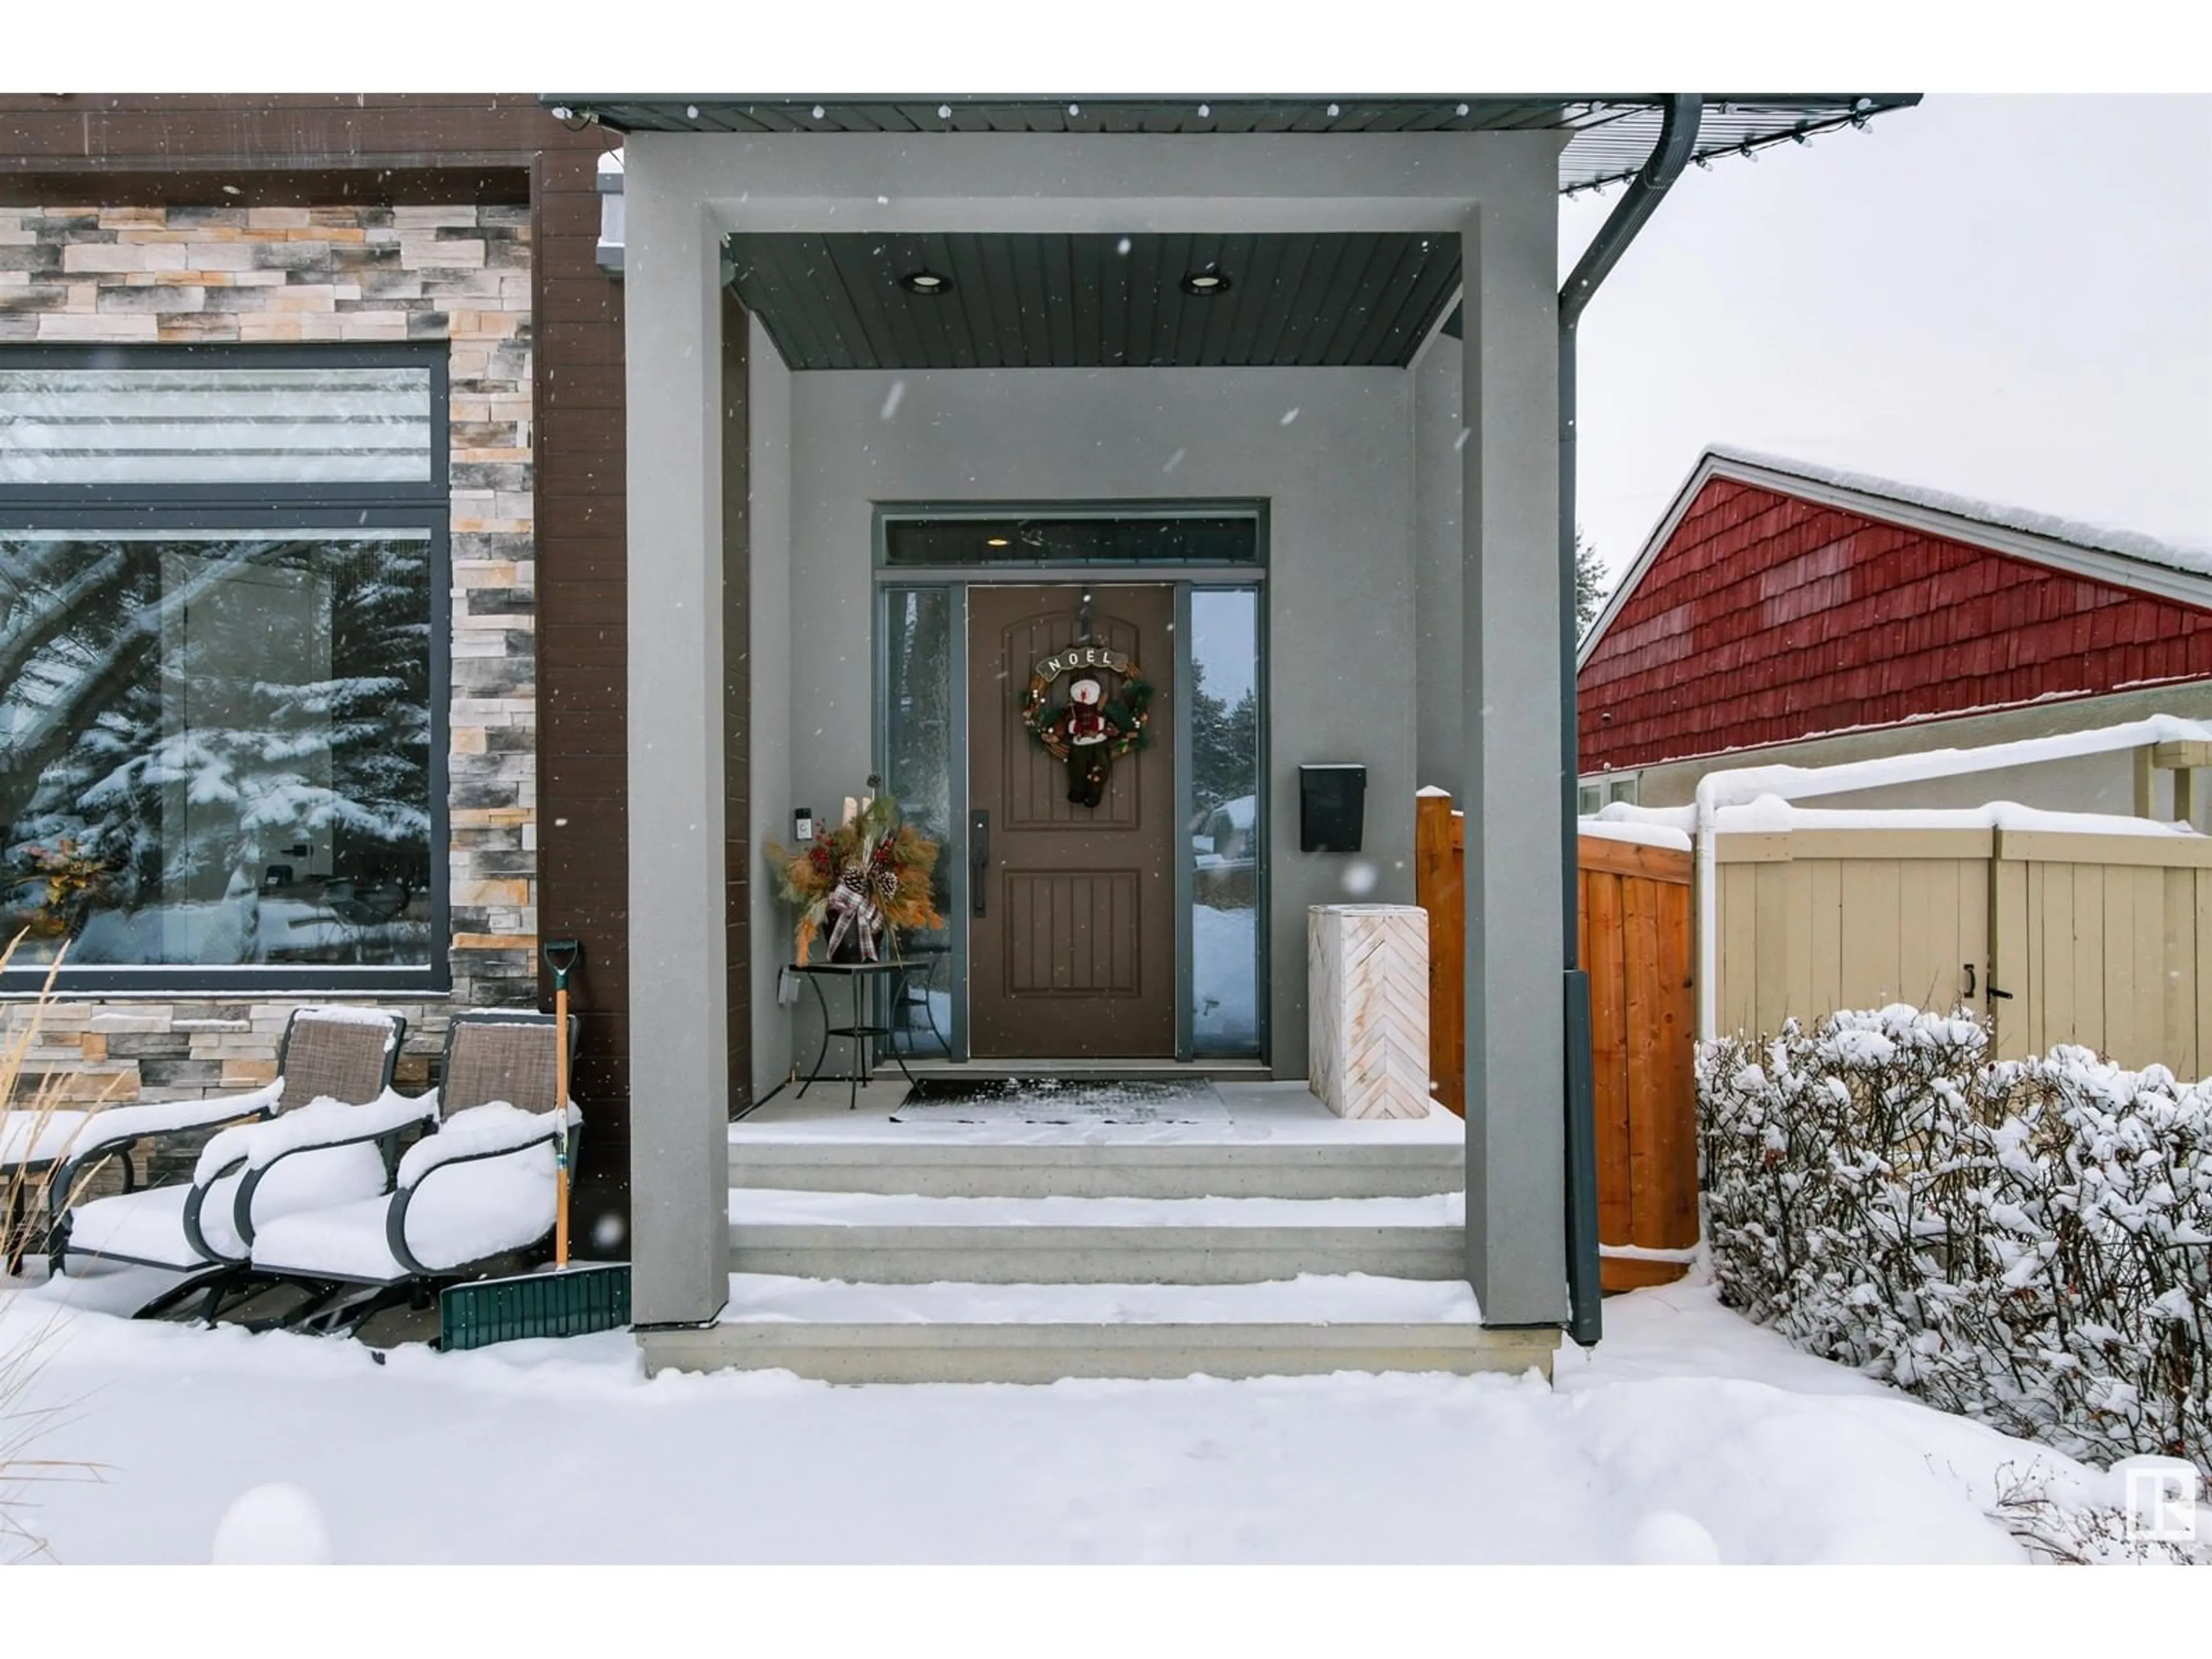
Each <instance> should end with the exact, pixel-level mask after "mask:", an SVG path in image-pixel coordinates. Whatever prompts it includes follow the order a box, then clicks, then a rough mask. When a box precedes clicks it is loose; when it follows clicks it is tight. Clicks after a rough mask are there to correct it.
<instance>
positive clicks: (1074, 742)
mask: <svg viewBox="0 0 2212 1659" xmlns="http://www.w3.org/2000/svg"><path fill="white" fill-rule="evenodd" d="M1105 700H1106V688H1105V687H1104V686H1103V685H1101V684H1099V683H1098V682H1097V680H1095V679H1093V678H1091V677H1090V676H1089V675H1088V674H1086V675H1085V676H1084V677H1083V678H1081V679H1079V680H1078V681H1076V682H1075V684H1073V685H1071V686H1069V687H1068V688H1067V718H1066V721H1065V723H1064V729H1065V730H1066V733H1067V741H1068V743H1069V744H1070V745H1071V746H1073V747H1074V748H1077V749H1087V748H1089V747H1090V746H1091V744H1095V743H1104V742H1106V741H1107V740H1108V739H1109V738H1115V737H1118V736H1120V735H1121V734H1120V732H1118V731H1117V730H1116V729H1115V726H1114V723H1113V722H1112V721H1110V720H1108V719H1107V718H1106V716H1105V715H1104V714H1101V713H1100V712H1099V708H1098V705H1099V704H1100V703H1102V702H1104V701H1105Z"/></svg>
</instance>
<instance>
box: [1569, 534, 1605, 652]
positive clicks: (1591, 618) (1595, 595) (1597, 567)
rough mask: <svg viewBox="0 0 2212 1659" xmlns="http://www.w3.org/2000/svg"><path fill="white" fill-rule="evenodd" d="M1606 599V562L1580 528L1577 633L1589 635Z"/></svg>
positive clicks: (1577, 540)
mask: <svg viewBox="0 0 2212 1659" xmlns="http://www.w3.org/2000/svg"><path fill="white" fill-rule="evenodd" d="M1605 598H1606V581H1605V561H1604V560H1602V559H1601V558H1599V557H1598V556H1597V549H1595V548H1594V547H1592V546H1591V545H1590V544H1589V543H1588V542H1586V541H1584V540H1583V532H1582V531H1581V529H1580V528H1579V527H1577V529H1576V531H1575V632H1576V633H1577V634H1587V633H1588V632H1589V625H1590V624H1591V623H1594V622H1595V621H1596V620H1597V613H1598V611H1600V610H1601V609H1602V608H1603V607H1604V605H1605Z"/></svg>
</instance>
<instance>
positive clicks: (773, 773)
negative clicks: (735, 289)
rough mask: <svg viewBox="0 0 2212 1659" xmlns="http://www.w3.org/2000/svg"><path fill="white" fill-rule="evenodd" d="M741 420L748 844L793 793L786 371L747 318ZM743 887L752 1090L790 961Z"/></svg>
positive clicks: (763, 903)
mask: <svg viewBox="0 0 2212 1659" xmlns="http://www.w3.org/2000/svg"><path fill="white" fill-rule="evenodd" d="M746 377H747V382H748V384H747V392H748V393H749V397H750V403H749V405H748V407H749V408H750V412H751V419H750V422H748V428H749V430H750V435H751V440H750V441H751V445H752V453H751V461H752V471H751V476H750V492H751V501H750V507H751V520H752V549H751V560H750V563H751V577H752V592H751V595H750V600H751V603H750V611H749V615H750V623H751V625H750V635H751V638H750V640H749V641H747V648H748V649H749V650H750V652H751V653H752V677H751V690H752V724H751V727H750V730H749V731H748V732H747V733H746V740H747V742H748V744H750V750H749V751H748V752H749V753H750V757H751V763H752V780H751V781H752V791H751V793H750V796H749V797H748V799H749V800H750V805H751V810H752V845H753V848H755V851H756V855H757V856H758V849H759V848H762V847H763V846H765V845H766V844H767V843H768V842H777V843H779V844H781V845H784V846H788V845H789V844H790V842H791V809H792V806H793V804H794V802H795V801H803V800H804V799H805V797H803V796H794V795H793V793H792V784H791V746H792V732H791V663H792V654H791V371H790V370H789V369H787V368H785V367H784V366H783V360H782V359H781V357H779V356H776V355H775V347H774V346H773V345H771V344H770V343H769V337H768V332H767V331H766V330H765V329H763V328H762V326H761V325H760V324H759V323H758V322H755V323H754V324H753V325H752V346H751V350H750V354H749V356H748V358H747V370H746ZM756 873H757V875H758V877H759V879H758V880H757V881H756V882H755V883H754V885H753V916H752V922H753V926H752V929H751V937H750V945H751V949H752V969H753V975H752V982H753V999H752V1003H753V1006H752V1032H753V1054H752V1066H753V1098H754V1099H755V1100H758V1099H759V1098H760V1097H762V1096H763V1095H764V1094H766V1093H767V1092H768V1091H769V1090H771V1089H773V1088H775V1085H777V1084H778V1083H780V1082H781V1081H782V1080H783V1079H785V1078H786V1077H787V1076H789V1075H790V1073H791V1019H790V1015H789V1011H788V1010H787V1009H786V1008H785V1007H783V1006H782V1005H781V1004H780V1003H778V1002H777V1001H776V997H775V991H776V980H777V976H778V974H779V972H780V970H781V968H782V966H783V964H784V963H786V962H787V961H789V960H790V959H791V941H790V937H789V932H788V930H787V928H785V927H781V926H778V925H776V924H775V908H774V907H775V902H776V899H775V881H774V879H773V878H771V877H770V876H769V874H768V872H767V870H766V867H765V865H764V864H763V866H762V868H761V869H760V870H759V871H757V872H756Z"/></svg>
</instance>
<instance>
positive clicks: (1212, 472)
mask: <svg viewBox="0 0 2212 1659" xmlns="http://www.w3.org/2000/svg"><path fill="white" fill-rule="evenodd" d="M787 379H788V382H789V386H790V391H791V409H792V432H793V440H792V452H791V453H792V458H793V459H792V479H793V492H792V501H791V564H790V576H791V595H790V629H789V634H788V640H789V649H790V653H791V656H790V660H791V681H790V686H791V689H790V699H791V702H790V707H791V708H792V710H793V711H794V713H793V718H792V720H791V731H792V744H791V752H790V757H789V765H790V775H789V780H788V784H787V787H786V791H785V793H783V794H782V795H781V796H780V797H778V798H776V799H767V797H769V795H770V794H771V793H773V789H772V787H770V786H769V783H768V781H767V780H766V779H765V778H763V775H762V773H761V771H760V769H759V768H760V765H761V762H760V760H759V759H758V758H757V760H756V773H755V776H756V787H757V792H758V793H759V794H760V795H761V796H762V797H763V799H762V805H761V810H762V811H763V812H764V813H765V814H766V817H765V818H764V820H763V822H765V823H769V824H770V825H773V824H775V823H779V822H781V823H786V824H787V822H788V820H787V819H785V818H782V817H781V814H784V813H786V812H787V811H788V810H789V807H790V805H791V804H792V802H793V800H797V801H799V802H805V803H807V804H811V805H815V806H816V807H817V809H823V810H834V808H835V806H836V803H837V801H839V800H840V799H842V798H843V797H844V796H845V795H848V794H853V793H859V789H860V781H861V780H862V779H863V778H865V777H866V774H867V769H868V763H869V748H870V740H871V738H870V728H871V720H872V709H871V698H872V691H871V684H870V680H871V669H872V660H871V622H872V611H871V608H870V605H869V599H870V594H871V577H872V533H873V516H872V507H873V504H874V503H876V502H882V501H1008V500H1022V501H1062V500H1064V501H1112V500H1116V499H1121V500H1130V501H1140V500H1141V501H1159V500H1162V499H1166V498H1173V497H1193V498H1196V497H1204V498H1214V499H1218V498H1230V497H1233V498H1246V499H1249V498H1259V499H1264V500H1266V501H1267V503H1268V506H1269V512H1270V532H1271V544H1270V548H1269V557H1268V573H1267V613H1268V630H1269V634H1268V645H1267V649H1268V653H1269V661H1270V664H1271V666H1272V673H1271V675H1270V683H1269V685H1268V689H1267V695H1268V706H1269V732H1270V757H1269V758H1270V767H1269V771H1270V776H1269V788H1270V791H1271V793H1270V796H1269V802H1270V807H1271V810H1272V811H1273V833H1272V836H1271V848H1270V855H1271V861H1272V870H1271V876H1272V880H1273V902H1272V904H1271V908H1270V915H1269V920H1270V927H1271V930H1272V933H1273V941H1274V945H1273V973H1272V979H1273V985H1272V987H1271V1000H1270V1018H1271V1025H1272V1045H1271V1046H1272V1048H1273V1058H1274V1063H1275V1070H1276V1073H1277V1075H1279V1076H1283V1077H1301V1076H1304V1071H1305V1054H1306V1030H1305V910H1306V907H1307V906H1309V905H1312V904H1320V903H1327V902H1336V901H1341V900H1344V899H1346V898H1353V897H1357V898H1363V899H1372V900H1376V901H1389V902H1411V900H1412V897H1413V865H1412V860H1413V790H1414V788H1415V787H1416V786H1417V783H1418V780H1417V779H1416V777H1415V775H1414V735H1413V729H1412V726H1411V725H1410V723H1409V722H1408V721H1407V720H1406V718H1405V713H1406V710H1407V707H1408V705H1409V704H1411V703H1412V702H1413V699H1414V696H1415V690H1416V688H1415V680H1414V653H1413V649H1412V641H1413V625H1414V624H1413V618H1414V613H1415V591H1414V590H1415V584H1414V578H1413V461H1412V453H1411V447H1410V436H1411V428H1412V422H1413V386H1412V382H1411V379H1410V377H1409V376H1408V375H1407V374H1405V373H1404V372H1402V371H1400V370H1395V369H1252V370H1242V371H1230V370H1222V369H1108V370H1097V371H1090V370H1055V369H1030V370H1016V371H1000V372H995V373H979V372H974V371H969V372H965V373H960V372H955V373H949V374H888V373H886V374H802V375H796V376H789V377H787ZM894 386H900V387H901V388H902V389H901V390H900V392H899V393H898V396H897V398H896V401H894V400H893V399H892V396H891V393H892V388H893V387H894ZM887 409H888V410H890V414H889V416H886V414H885V410H887ZM770 424H771V421H770V418H769V416H768V415H767V412H766V411H765V410H763V411H761V412H760V413H759V414H758V415H757V417H756V420H755V423H754V430H755V432H756V433H757V434H759V433H762V432H763V431H764V429H765V428H768V427H769V425H770ZM760 441H761V440H760V439H759V438H756V445H757V444H758V443H759V442H760ZM1447 441H1449V440H1447ZM758 453H759V452H758V450H757V449H756V454H758ZM1178 458H1179V459H1178ZM757 511H758V502H757V501H756V512H757ZM1163 574H1164V576H1166V575H1167V574H1168V573H1163ZM766 668H767V659H766V657H765V656H763V657H762V658H761V659H757V663H756V674H755V679H754V685H755V688H756V690H755V698H756V703H755V708H756V711H757V714H756V718H757V725H756V733H757V736H756V744H757V747H756V756H757V757H759V756H761V755H762V754H763V753H764V751H763V750H762V749H761V748H759V747H758V744H760V743H761V742H762V741H763V739H764V738H767V737H768V735H769V732H768V727H769V721H768V720H767V719H766V717H765V715H764V714H763V713H761V712H760V711H762V710H763V708H764V705H763V703H762V702H760V701H759V700H760V698H761V696H762V695H763V694H762V691H761V690H760V687H761V684H762V678H763V673H764V671H765V670H766ZM1302 761H1356V762H1359V763H1364V764H1365V765H1366V766H1367V767H1368V769H1369V772H1368V791H1367V831H1366V847H1367V851H1366V854H1364V860H1360V862H1363V863H1364V865H1365V866H1368V867H1369V869H1370V871H1371V873H1372V876H1373V884H1372V886H1371V887H1369V888H1367V889H1366V890H1364V891H1361V890H1358V877H1357V876H1356V875H1355V873H1354V864H1355V860H1352V859H1350V858H1347V857H1344V856H1333V855H1325V854H1302V853H1300V852H1299V851H1298V850H1297V767H1298V763H1300V762H1302ZM762 908H763V911H764V912H765V914H757V915H756V921H757V924H758V925H759V928H760V931H761V933H763V935H765V936H768V937H771V938H772V939H774V941H775V944H776V945H777V948H778V949H779V950H783V949H787V948H788V933H789V921H788V917H787V915H785V913H784V911H783V909H782V908H781V907H780V906H775V907H771V906H770V905H769V901H768V900H767V899H766V897H765V896H764V897H763V902H762ZM757 982H758V983H762V984H764V985H772V984H773V983H774V981H773V979H772V978H770V979H767V980H763V981H757ZM757 1000H758V999H757ZM802 1006H809V1005H806V1004H802ZM768 1018H771V1019H775V1020H777V1021H779V1022H781V1021H786V1020H787V1019H788V1018H789V1016H788V1014H787V1012H786V1011H781V1010H773V1011H769V1013H768ZM806 1042H810V1043H811V1032H810V1033H809V1034H808V1035H807V1036H806ZM802 1046H805V1045H804V1044H802Z"/></svg>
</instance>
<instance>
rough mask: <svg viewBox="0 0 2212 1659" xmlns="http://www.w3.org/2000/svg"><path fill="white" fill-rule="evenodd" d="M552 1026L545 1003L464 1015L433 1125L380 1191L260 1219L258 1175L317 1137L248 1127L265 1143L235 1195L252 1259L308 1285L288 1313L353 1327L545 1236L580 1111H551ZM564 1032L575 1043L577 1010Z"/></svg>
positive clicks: (310, 1321)
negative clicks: (562, 1147) (541, 1007)
mask: <svg viewBox="0 0 2212 1659" xmlns="http://www.w3.org/2000/svg"><path fill="white" fill-rule="evenodd" d="M555 1032H556V1023H555V1021H554V1019H553V1018H552V1017H551V1016H550V1015H546V1014H537V1013H510V1012H481V1013H467V1014H456V1015H455V1016H454V1017H453V1025H452V1027H451V1029H450V1030H448V1031H447V1037H446V1063H445V1069H444V1071H443V1073H441V1080H440V1086H439V1088H438V1090H437V1091H436V1093H435V1096H434V1097H426V1098H429V1099H432V1100H433V1101H434V1103H435V1110H436V1114H437V1118H438V1122H437V1127H436V1128H435V1130H434V1131H433V1132H432V1133H429V1134H427V1135H425V1136H424V1137H423V1138H422V1139H420V1140H418V1141H416V1143H415V1145H414V1146H410V1147H409V1148H408V1150H407V1152H406V1154H405V1155H404V1157H403V1158H400V1160H399V1164H398V1170H397V1172H396V1176H395V1179H394V1181H393V1183H392V1189H391V1190H390V1191H389V1192H386V1193H382V1194H379V1195H377V1196H375V1197H373V1198H362V1199H360V1200H356V1201H354V1202H350V1203H345V1204H340V1205H336V1206H329V1207H325V1208H319V1209H313V1210H300V1211H295V1212H290V1213H288V1214H286V1215H283V1216H282V1217H280V1218H275V1219H272V1220H269V1221H266V1222H264V1221H263V1220H262V1219H261V1212H260V1209H259V1207H258V1206H257V1205H255V1203H254V1201H253V1194H254V1190H255V1188H256V1186H257V1184H258V1182H263V1181H266V1180H268V1179H271V1178H273V1176H275V1174H276V1173H277V1172H279V1171H281V1170H282V1169H283V1160H285V1159H286V1158H290V1157H291V1156H293V1155H294V1154H295V1152H302V1151H306V1150H308V1148H307V1146H279V1145H278V1144H277V1143H276V1138H275V1137H274V1136H272V1135H271V1133H270V1131H271V1130H273V1129H274V1128H276V1127H277V1126H276V1125H257V1126H255V1127H253V1128H252V1129H251V1130H249V1131H247V1132H246V1133H247V1134H249V1135H250V1136H252V1137H253V1138H254V1139H257V1140H259V1141H265V1142H267V1143H269V1144H268V1146H267V1148H265V1149H264V1148H262V1147H258V1146H257V1147H256V1149H255V1150H254V1151H253V1152H252V1153H251V1154H250V1155H249V1163H250V1164H252V1169H251V1170H249V1173H248V1175H247V1176H246V1187H245V1188H243V1189H242V1190H241V1191H240V1194H239V1211H240V1219H241V1222H242V1223H244V1224H245V1226H246V1243H247V1246H248V1249H249V1251H250V1255H251V1260H252V1266H253V1271H254V1273H255V1274H256V1275H257V1276H258V1277H266V1278H269V1279H282V1280H284V1281H287V1282H289V1283H291V1284H294V1285H298V1286H299V1287H301V1289H302V1290H304V1291H306V1292H307V1302H306V1304H305V1305H304V1306H302V1307H301V1308H299V1309H298V1310H295V1312H294V1313H293V1315H292V1316H291V1317H290V1318H289V1319H288V1320H287V1323H288V1324H290V1325H292V1326H294V1327H295V1328H314V1329H325V1330H336V1329H344V1330H349V1331H350V1330H358V1329H359V1328H360V1327H361V1326H362V1323H364V1322H366V1321H367V1320H368V1318H370V1317H371V1316H373V1315H374V1314H375V1313H377V1312H379V1311H380V1310H383V1309H385V1308H387V1307H392V1306H396V1305H398V1304H399V1303H401V1302H403V1301H404V1302H408V1303H411V1304H416V1305H426V1304H427V1303H428V1298H429V1297H430V1296H431V1295H432V1294H433V1293H434V1292H435V1291H436V1290H438V1289H439V1288H440V1287H441V1286H443V1285H449V1284H454V1283H458V1282H459V1281H460V1280H463V1279H471V1278H474V1277H476V1276H477V1273H479V1272H480V1271H482V1270H483V1268H484V1267H487V1266H488V1265H489V1264H490V1263H491V1262H493V1261H495V1260H497V1259H498V1258H500V1257H501V1256H505V1255H512V1254H513V1253H516V1252H520V1251H526V1250H530V1249H533V1248H535V1247H536V1246H538V1245H540V1244H543V1243H544V1242H545V1240H546V1239H547V1237H549V1236H550V1234H551V1233H552V1231H553V1223H554V1208H555V1198H556V1189H555V1180H556V1163H555V1145H556V1141H557V1140H558V1139H560V1138H561V1137H562V1135H564V1134H567V1135H569V1136H572V1137H573V1136H574V1133H575V1130H576V1126H577V1125H578V1124H579V1123H580V1121H581V1119H580V1115H579V1114H578V1113H577V1111H576V1109H575V1108H574V1106H573V1105H567V1106H565V1107H564V1109H560V1110H556V1099H555V1095H556V1088H557V1085H556V1076H555V1068H556V1053H555V1048H554V1043H555V1041H556V1036H555ZM558 1040H561V1041H565V1042H568V1043H570V1044H571V1045H572V1046H573V1044H574V1041H575V1022H574V1020H571V1021H570V1022H569V1024H568V1030H567V1031H566V1032H565V1033H563V1034H562V1036H561V1037H560V1038H559V1039H558ZM571 1145H572V1146H573V1141H572V1143H571ZM570 1161H571V1162H572V1163H573V1161H574V1160H573V1158H572V1159H571V1160H570Z"/></svg>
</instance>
